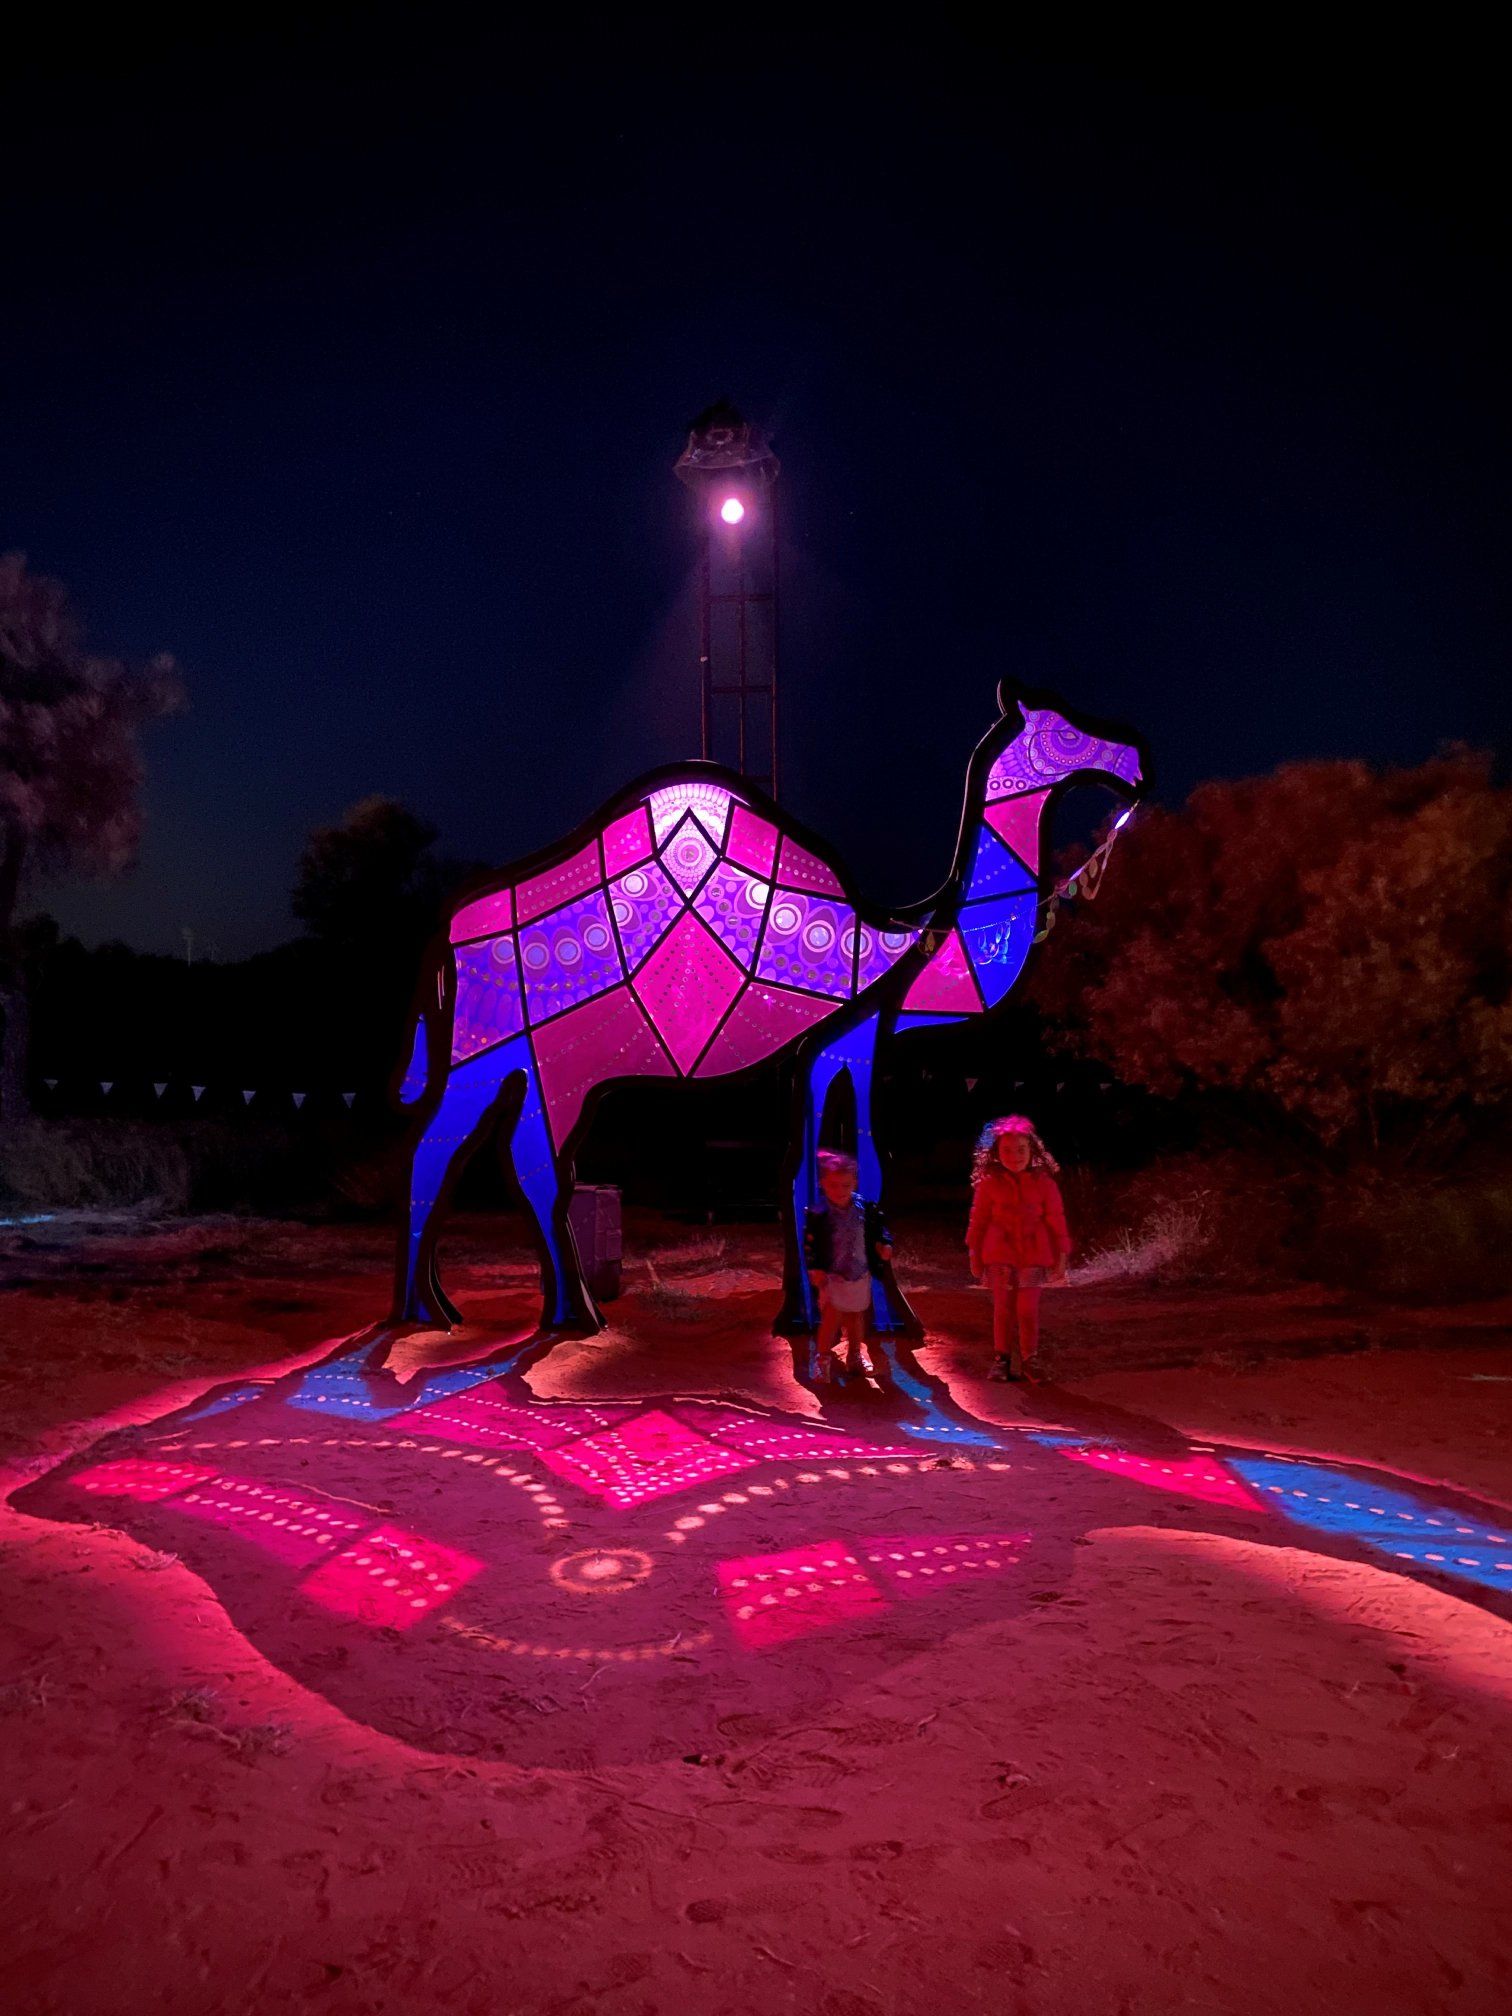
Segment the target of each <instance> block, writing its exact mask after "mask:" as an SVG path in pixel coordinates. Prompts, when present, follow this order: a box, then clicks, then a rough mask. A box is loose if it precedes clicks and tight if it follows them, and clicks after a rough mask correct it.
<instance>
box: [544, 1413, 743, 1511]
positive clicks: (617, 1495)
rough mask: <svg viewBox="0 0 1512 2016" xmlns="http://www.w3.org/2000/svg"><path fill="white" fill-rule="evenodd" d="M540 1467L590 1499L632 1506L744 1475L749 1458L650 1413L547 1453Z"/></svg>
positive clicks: (674, 1422) (676, 1423) (680, 1424)
mask: <svg viewBox="0 0 1512 2016" xmlns="http://www.w3.org/2000/svg"><path fill="white" fill-rule="evenodd" d="M542 1461H543V1462H545V1463H546V1464H547V1466H548V1467H549V1468H550V1469H552V1470H555V1471H556V1473H557V1474H558V1476H561V1477H566V1478H568V1479H569V1480H570V1481H571V1482H572V1483H574V1484H577V1485H580V1486H581V1487H582V1489H584V1490H585V1491H589V1492H591V1493H592V1494H593V1496H594V1497H596V1498H603V1499H607V1500H608V1502H609V1503H610V1504H611V1505H621V1506H632V1505H640V1504H643V1503H644V1502H645V1501H646V1500H647V1499H651V1498H665V1497H667V1496H668V1495H669V1494H670V1493H672V1492H676V1491H688V1490H692V1489H695V1488H698V1487H700V1486H703V1485H705V1484H707V1483H709V1482H710V1481H711V1480H713V1479H714V1478H716V1477H732V1476H734V1475H735V1474H736V1473H737V1472H739V1471H741V1470H749V1469H750V1468H751V1466H752V1463H753V1461H754V1458H752V1457H750V1456H743V1455H742V1454H741V1453H740V1452H739V1451H738V1450H734V1449H723V1448H721V1447H720V1446H719V1445H718V1443H715V1442H711V1441H710V1440H709V1439H708V1438H707V1436H704V1435H699V1434H695V1433H694V1432H693V1431H692V1430H691V1429H688V1428H686V1427H684V1426H683V1424H682V1423H681V1422H680V1421H675V1420H674V1419H673V1418H672V1416H671V1415H669V1414H665V1413H663V1412H662V1411H661V1410H660V1409H658V1408H653V1409H651V1410H649V1411H648V1412H646V1413H643V1414H640V1415H638V1416H637V1417H636V1419H634V1420H632V1421H627V1422H626V1423H625V1424H624V1426H623V1427H618V1428H608V1429H605V1430H603V1431H601V1432H600V1433H599V1434H596V1435H587V1436H583V1437H582V1438H581V1439H579V1440H578V1441H576V1442H574V1443H573V1444H572V1445H571V1446H570V1447H567V1448H563V1447H560V1446H558V1447H556V1448H554V1449H549V1450H546V1451H544V1452H543V1455H542Z"/></svg>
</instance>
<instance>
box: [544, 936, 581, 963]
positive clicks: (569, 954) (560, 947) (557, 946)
mask: <svg viewBox="0 0 1512 2016" xmlns="http://www.w3.org/2000/svg"><path fill="white" fill-rule="evenodd" d="M551 949H552V951H553V952H554V953H555V954H556V958H557V964H558V965H559V966H576V964H577V963H578V961H579V960H580V959H581V958H582V956H583V948H582V946H581V945H579V943H578V941H577V940H576V938H574V937H572V936H571V935H570V933H568V932H566V931H564V932H563V933H562V935H561V936H560V937H559V938H558V939H557V940H556V942H555V943H554V944H553V945H552V948H551Z"/></svg>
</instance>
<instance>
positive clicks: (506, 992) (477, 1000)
mask: <svg viewBox="0 0 1512 2016" xmlns="http://www.w3.org/2000/svg"><path fill="white" fill-rule="evenodd" d="M456 960H457V1005H456V1011H455V1013H454V1014H453V1016H452V1047H451V1057H452V1062H453V1064H461V1063H464V1062H465V1061H466V1060H467V1059H468V1058H469V1057H475V1056H476V1055H477V1054H478V1052H479V1051H480V1050H489V1049H492V1047H493V1046H494V1044H496V1043H503V1042H507V1041H508V1039H509V1038H510V1037H511V1036H517V1035H518V1034H519V1032H520V1031H521V1030H522V1029H523V1028H524V1027H525V1005H524V1001H523V999H522V997H521V993H520V969H519V961H518V959H517V957H516V953H515V941H514V939H513V938H492V939H486V940H485V941H484V942H483V943H482V944H481V945H467V946H463V947H461V948H460V949H459V950H458V952H457V955H456Z"/></svg>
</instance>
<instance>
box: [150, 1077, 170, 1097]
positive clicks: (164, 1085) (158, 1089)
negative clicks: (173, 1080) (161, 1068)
mask: <svg viewBox="0 0 1512 2016" xmlns="http://www.w3.org/2000/svg"><path fill="white" fill-rule="evenodd" d="M167 1090H168V1080H167V1079H166V1078H164V1079H162V1080H159V1079H156V1078H154V1079H153V1081H152V1091H153V1097H154V1098H157V1099H161V1098H162V1096H163V1094H164V1093H165V1092H166V1091H167Z"/></svg>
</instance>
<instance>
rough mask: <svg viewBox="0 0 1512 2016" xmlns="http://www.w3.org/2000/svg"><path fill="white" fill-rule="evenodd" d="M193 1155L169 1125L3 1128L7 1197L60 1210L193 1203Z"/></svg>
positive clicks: (2, 1185) (1, 1189) (0, 1186)
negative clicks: (188, 1153) (164, 1126)
mask: <svg viewBox="0 0 1512 2016" xmlns="http://www.w3.org/2000/svg"><path fill="white" fill-rule="evenodd" d="M191 1192H192V1179H191V1169H190V1160H189V1156H188V1155H187V1153H186V1152H185V1150H184V1147H183V1145H182V1144H181V1143H180V1142H179V1141H177V1140H175V1139H174V1137H173V1136H172V1135H171V1134H170V1133H169V1132H168V1131H167V1130H166V1129H164V1128H161V1127H146V1126H134V1125H132V1124H130V1123H129V1122H120V1123H113V1124H109V1125H104V1126H102V1125H98V1124H96V1123H93V1122H90V1121H87V1120H62V1121H53V1122H48V1121H41V1120H31V1121H26V1122H24V1123H22V1124H21V1125H19V1126H15V1127H8V1128H6V1129H4V1130H3V1131H0V1197H3V1198H4V1199H5V1200H6V1201H7V1202H10V1203H15V1204H23V1205H29V1206H32V1207H41V1208H47V1209H52V1210H55V1211H81V1210H101V1209H120V1208H121V1207H122V1206H133V1205H134V1206H151V1207H153V1208H155V1209H158V1210H162V1211H183V1210H187V1208H188V1206H189V1202H190V1197H191Z"/></svg>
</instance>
